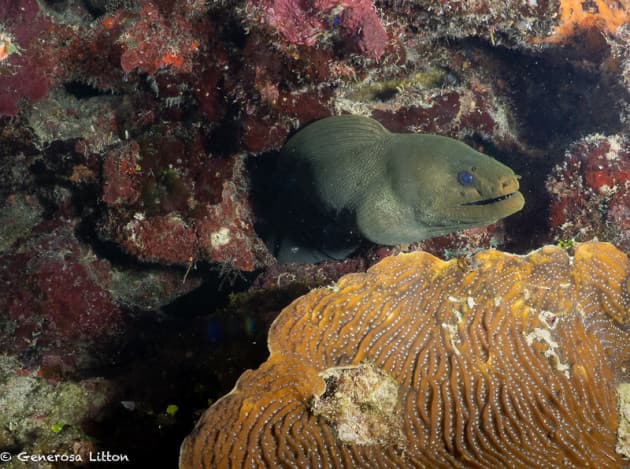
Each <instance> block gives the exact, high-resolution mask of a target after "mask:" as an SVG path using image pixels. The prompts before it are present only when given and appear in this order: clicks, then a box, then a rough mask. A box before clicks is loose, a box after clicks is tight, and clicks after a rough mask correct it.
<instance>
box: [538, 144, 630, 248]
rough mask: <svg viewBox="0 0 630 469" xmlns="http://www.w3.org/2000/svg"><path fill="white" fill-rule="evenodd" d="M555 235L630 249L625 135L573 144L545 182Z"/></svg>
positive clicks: (629, 155) (629, 152)
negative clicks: (607, 243) (599, 240)
mask: <svg viewBox="0 0 630 469" xmlns="http://www.w3.org/2000/svg"><path fill="white" fill-rule="evenodd" d="M547 190H548V191H549V192H550V193H551V196H552V203H551V207H550V210H549V213H550V217H549V218H550V219H549V224H550V227H551V228H552V230H553V233H554V236H555V237H557V238H559V239H562V240H567V239H571V238H575V239H576V240H578V241H584V240H587V239H591V238H593V237H597V238H599V239H603V240H606V241H610V242H613V243H615V244H616V245H618V246H619V247H620V248H622V249H624V250H627V249H628V248H630V222H629V221H628V219H629V218H628V215H629V214H628V201H630V141H629V140H628V138H627V137H626V136H624V135H611V136H604V135H599V134H595V135H590V136H588V137H585V138H583V139H581V140H579V141H578V142H576V143H574V144H573V145H571V146H570V147H569V148H568V149H567V151H566V154H565V158H564V160H563V161H562V162H561V163H560V164H558V165H557V166H556V167H555V168H554V170H553V173H552V175H551V177H550V178H549V179H548V181H547Z"/></svg>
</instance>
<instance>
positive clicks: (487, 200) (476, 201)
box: [461, 191, 520, 205]
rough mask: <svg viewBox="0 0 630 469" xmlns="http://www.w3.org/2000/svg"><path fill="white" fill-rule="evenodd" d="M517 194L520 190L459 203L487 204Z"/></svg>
mask: <svg viewBox="0 0 630 469" xmlns="http://www.w3.org/2000/svg"><path fill="white" fill-rule="evenodd" d="M517 194H520V192H519V191H514V192H510V193H509V194H505V195H500V196H499V197H493V198H491V199H483V200H475V201H474V202H466V203H465V204H461V205H489V204H494V203H497V202H502V201H504V200H507V199H509V198H511V197H514V196H515V195H517Z"/></svg>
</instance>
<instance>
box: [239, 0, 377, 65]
mask: <svg viewBox="0 0 630 469" xmlns="http://www.w3.org/2000/svg"><path fill="white" fill-rule="evenodd" d="M247 9H248V10H249V11H250V15H251V16H252V23H253V24H255V23H256V22H257V19H258V18H259V19H258V21H260V22H262V23H266V24H268V25H270V26H272V27H273V28H276V29H277V30H278V32H280V34H282V36H283V37H284V39H285V40H286V41H288V42H289V43H291V44H297V45H305V46H314V45H315V44H317V42H318V40H319V39H321V38H322V37H325V36H327V35H330V34H332V32H333V31H334V29H335V28H337V27H338V28H339V30H340V33H341V37H342V39H343V42H344V44H345V46H346V47H347V49H348V50H349V51H351V52H358V53H360V54H362V55H365V56H366V57H369V58H373V59H378V58H380V57H381V56H382V55H383V52H385V47H386V46H387V41H388V37H387V33H386V32H385V29H384V28H383V25H382V24H381V22H380V20H379V18H378V16H377V14H376V11H375V10H374V6H373V5H372V2H371V1H370V0H345V1H341V2H340V1H335V0H310V1H296V0H250V1H249V2H248V5H247Z"/></svg>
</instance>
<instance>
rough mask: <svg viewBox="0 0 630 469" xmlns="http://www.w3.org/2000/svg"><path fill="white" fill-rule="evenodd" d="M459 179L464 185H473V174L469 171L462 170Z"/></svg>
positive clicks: (458, 174) (458, 175)
mask: <svg viewBox="0 0 630 469" xmlns="http://www.w3.org/2000/svg"><path fill="white" fill-rule="evenodd" d="M457 181H458V182H459V183H460V184H461V185H462V186H464V187H467V186H472V183H473V175H472V174H470V173H469V172H468V171H460V172H459V173H457Z"/></svg>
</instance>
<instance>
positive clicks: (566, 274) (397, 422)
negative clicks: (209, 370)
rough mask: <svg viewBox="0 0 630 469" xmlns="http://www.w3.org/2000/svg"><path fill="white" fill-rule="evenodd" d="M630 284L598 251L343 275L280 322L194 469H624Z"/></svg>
mask: <svg viewBox="0 0 630 469" xmlns="http://www.w3.org/2000/svg"><path fill="white" fill-rule="evenodd" d="M629 274H630V265H629V264H628V258H627V256H626V255H625V254H623V253H621V252H620V251H618V250H617V249H616V248H614V247H613V246H612V245H610V244H607V243H586V244H581V245H578V246H577V247H576V249H575V252H574V255H573V257H570V256H569V255H568V254H567V252H566V251H564V250H562V249H560V248H558V247H553V246H548V247H544V248H542V249H540V250H538V251H534V252H532V253H531V254H529V255H527V256H516V255H510V254H505V253H501V252H498V251H495V250H489V251H483V252H481V253H478V254H477V255H475V256H474V257H473V259H472V263H471V264H470V265H469V266H462V265H459V264H458V262H457V261H449V262H444V261H441V260H439V259H437V258H435V257H433V256H431V255H429V254H427V253H422V252H418V253H412V254H405V255H399V256H395V257H390V258H387V259H385V260H383V261H382V262H380V263H379V264H377V265H376V266H374V267H373V268H371V269H370V270H368V272H367V273H365V274H352V275H348V276H345V277H343V278H342V279H341V280H340V281H339V282H338V283H337V284H336V285H334V286H332V287H328V288H321V289H317V290H314V291H312V292H310V293H309V294H308V295H306V296H303V297H301V298H300V299H298V300H296V301H295V302H293V303H292V304H291V305H290V306H289V307H287V308H286V309H285V310H284V311H283V312H282V313H281V314H280V316H279V317H278V318H277V319H276V321H275V322H274V324H273V325H272V327H271V329H270V332H269V349H270V357H269V359H268V360H267V361H266V362H265V363H263V365H261V367H260V368H259V369H258V370H256V371H247V372H246V373H244V374H243V375H242V376H241V378H240V380H239V382H238V384H237V385H236V387H235V388H234V390H233V391H232V392H231V393H230V394H228V395H227V396H225V397H223V398H222V399H221V400H220V401H218V402H217V403H215V404H214V405H213V406H212V407H211V408H210V409H209V410H208V411H207V412H206V413H205V414H204V416H203V417H202V418H201V420H200V422H199V423H198V424H197V427H196V428H195V429H194V430H193V432H192V434H191V435H190V436H189V437H188V438H187V439H186V440H185V441H184V443H183V445H182V450H181V455H180V467H181V468H189V467H195V468H200V467H228V466H229V467H263V466H267V467H270V466H271V467H279V466H287V467H289V466H291V467H333V466H334V467H403V466H406V467H437V466H440V467H445V466H448V467H532V466H534V467H543V466H544V467H552V466H553V467H560V466H562V467H586V466H592V467H619V466H620V465H621V462H622V459H621V455H620V454H618V453H617V452H616V449H615V448H616V445H617V429H618V425H619V422H620V419H619V416H618V402H617V400H618V396H617V390H616V385H617V383H618V382H628V379H629V376H628V367H627V365H628V360H629V359H630V332H629V331H628V329H627V325H628V324H630V313H629V312H630V310H629V307H630V296H629V293H628V283H627V282H628V275H629ZM377 395H378V396H379V397H375V396H377ZM392 399H395V405H392ZM353 422H354V423H353ZM365 426H368V427H369V428H365ZM383 432H385V433H386V434H387V435H389V437H388V438H384V436H385V435H384V434H383Z"/></svg>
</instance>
